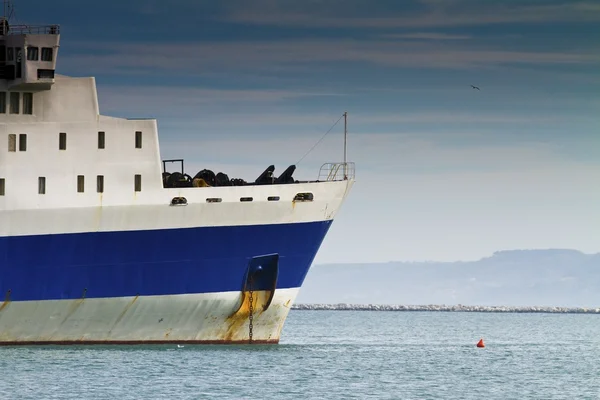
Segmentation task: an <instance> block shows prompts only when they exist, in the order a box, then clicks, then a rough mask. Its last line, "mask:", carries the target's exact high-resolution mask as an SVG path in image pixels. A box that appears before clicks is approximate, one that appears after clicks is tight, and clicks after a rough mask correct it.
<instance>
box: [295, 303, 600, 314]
mask: <svg viewBox="0 0 600 400" xmlns="http://www.w3.org/2000/svg"><path fill="white" fill-rule="evenodd" d="M292 309H293V310H312V311H315V310H319V311H322V310H334V311H440V312H484V313H547V314H600V308H585V307H573V308H569V307H509V306H464V305H455V306H447V305H381V304H296V305H294V306H292Z"/></svg>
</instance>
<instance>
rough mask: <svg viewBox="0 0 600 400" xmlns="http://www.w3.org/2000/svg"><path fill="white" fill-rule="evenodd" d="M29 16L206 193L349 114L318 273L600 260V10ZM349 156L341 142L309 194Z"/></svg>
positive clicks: (282, 9) (51, 11)
mask: <svg viewBox="0 0 600 400" xmlns="http://www.w3.org/2000/svg"><path fill="white" fill-rule="evenodd" d="M15 3H16V4H15V5H16V11H15V17H16V20H17V22H23V23H31V24H46V23H57V24H60V25H61V47H60V51H59V57H58V72H59V73H62V74H65V75H71V76H95V77H96V82H97V85H98V94H99V98H100V99H99V100H100V107H101V113H102V114H105V115H111V116H119V117H129V118H138V117H139V118H157V119H158V125H159V135H160V139H161V156H162V157H163V158H185V160H186V166H187V169H188V173H190V175H192V176H193V175H194V174H195V173H196V172H197V171H199V170H201V169H204V168H208V169H212V170H215V171H223V172H225V173H227V174H228V175H229V176H230V177H239V178H243V179H246V180H254V179H255V178H256V177H257V176H258V175H260V173H261V172H262V171H263V170H264V169H265V168H266V167H267V166H268V165H270V164H275V165H276V170H275V173H276V174H277V171H279V172H282V171H283V170H284V169H285V168H286V167H287V166H288V165H290V164H294V163H297V162H298V160H300V159H302V157H303V156H304V155H305V153H306V152H307V151H309V150H310V149H311V147H312V146H313V145H314V144H315V143H316V142H317V141H318V140H319V139H320V138H321V137H322V136H323V134H324V133H325V132H327V130H328V129H329V128H330V127H331V126H332V125H333V124H334V123H335V122H336V121H337V120H338V119H339V117H340V116H341V115H342V114H343V112H344V111H347V112H348V159H349V161H353V162H355V163H356V184H355V185H354V188H353V190H352V192H351V193H350V196H349V197H348V199H347V201H346V202H345V204H344V205H343V207H342V209H341V211H340V212H339V213H338V215H337V218H336V220H335V222H334V224H333V226H332V228H331V230H330V232H329V234H328V236H327V237H326V239H325V241H324V242H323V246H322V247H321V250H320V252H319V254H318V255H317V258H316V259H315V262H316V263H338V262H339V263H346V262H387V261H392V260H402V261H418V260H431V261H455V260H476V259H479V258H481V257H486V256H489V255H491V254H492V253H493V252H494V251H497V250H507V249H545V248H570V249H577V250H581V251H584V252H588V253H593V252H600V2H598V1H591V0H587V1H586V0H582V1H578V0H548V1H541V0H537V1H536V0H514V1H509V0H495V1H484V0H405V1H392V0H344V1H341V0H329V1H327V0H303V1H301V2H292V1H288V0H279V1H275V0H256V1H248V0H220V1H218V2H217V1H203V0H194V1H192V0H185V1H184V0H171V1H169V2H167V1H164V0H160V1H158V0H146V1H142V0H127V1H122V0H121V1H116V0H104V1H102V2H80V1H67V0H54V1H52V2H48V1H41V0H17V1H16V2H15ZM471 85H475V86H477V87H479V88H480V90H476V89H473V88H472V87H471ZM342 143H343V124H341V123H339V124H338V125H336V126H335V127H334V128H333V129H332V131H331V132H330V133H329V134H328V135H327V136H326V137H325V139H323V141H322V142H320V143H319V145H318V146H317V147H316V148H315V149H314V150H313V151H312V152H310V153H309V154H308V155H307V156H306V157H305V158H303V159H302V161H301V162H300V163H299V164H297V166H298V169H297V172H296V173H295V177H296V178H297V179H316V177H317V175H318V171H319V167H320V166H321V164H322V163H324V162H330V161H341V160H342V155H343V152H342V151H343V150H342V149H343V148H342Z"/></svg>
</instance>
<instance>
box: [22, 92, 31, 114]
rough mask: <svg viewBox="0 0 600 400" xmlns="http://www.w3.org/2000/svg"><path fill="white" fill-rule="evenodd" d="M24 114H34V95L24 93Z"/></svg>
mask: <svg viewBox="0 0 600 400" xmlns="http://www.w3.org/2000/svg"><path fill="white" fill-rule="evenodd" d="M23 114H28V115H31V114H33V93H23Z"/></svg>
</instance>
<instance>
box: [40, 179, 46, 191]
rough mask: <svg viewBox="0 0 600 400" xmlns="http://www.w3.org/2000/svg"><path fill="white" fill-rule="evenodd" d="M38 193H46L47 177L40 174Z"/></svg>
mask: <svg viewBox="0 0 600 400" xmlns="http://www.w3.org/2000/svg"><path fill="white" fill-rule="evenodd" d="M38 193H39V194H46V177H45V176H40V177H39V178H38Z"/></svg>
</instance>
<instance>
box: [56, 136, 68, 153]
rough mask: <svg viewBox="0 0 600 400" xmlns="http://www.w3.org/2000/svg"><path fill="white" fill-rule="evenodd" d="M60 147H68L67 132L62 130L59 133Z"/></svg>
mask: <svg viewBox="0 0 600 400" xmlns="http://www.w3.org/2000/svg"><path fill="white" fill-rule="evenodd" d="M58 149H59V150H66V149H67V133H66V132H60V133H59V134H58Z"/></svg>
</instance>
